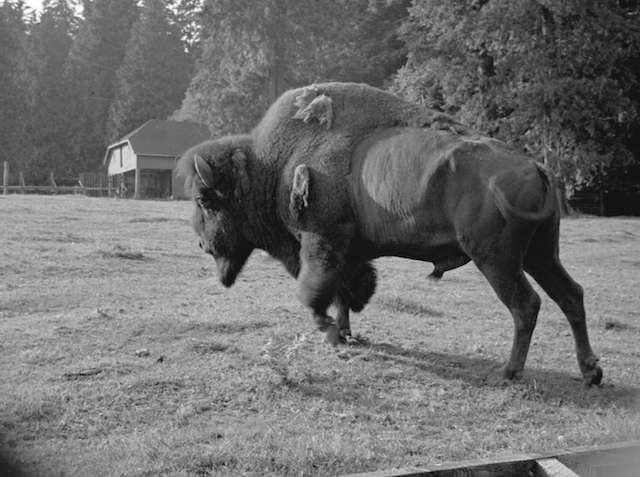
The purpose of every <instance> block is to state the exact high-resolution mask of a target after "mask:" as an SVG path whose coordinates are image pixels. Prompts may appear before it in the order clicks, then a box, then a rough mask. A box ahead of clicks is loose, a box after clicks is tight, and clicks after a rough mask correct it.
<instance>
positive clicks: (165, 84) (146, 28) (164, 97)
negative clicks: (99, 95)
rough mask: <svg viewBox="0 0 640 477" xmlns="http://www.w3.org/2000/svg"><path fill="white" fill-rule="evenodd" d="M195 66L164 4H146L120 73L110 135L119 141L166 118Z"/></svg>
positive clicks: (160, 1)
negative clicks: (136, 129) (151, 121)
mask: <svg viewBox="0 0 640 477" xmlns="http://www.w3.org/2000/svg"><path fill="white" fill-rule="evenodd" d="M191 70H192V68H191V62H190V59H189V55H188V54H187V52H186V51H185V48H184V45H183V43H182V39H181V34H180V30H179V28H178V26H177V25H176V23H175V22H173V21H172V14H171V12H170V10H169V9H168V8H167V7H166V2H165V1H163V0H144V2H143V4H142V10H141V13H140V18H139V19H138V21H137V22H136V23H135V24H134V25H133V27H132V34H131V37H130V38H129V41H128V42H127V48H126V54H125V58H124V61H123V63H122V65H121V66H120V68H119V69H118V72H117V87H116V96H115V99H114V101H113V103H112V104H111V107H110V110H109V122H108V137H109V138H110V139H115V138H117V137H119V136H120V135H122V134H124V133H127V132H129V131H130V130H131V129H133V128H135V127H138V126H140V125H141V124H142V123H144V122H145V121H147V120H149V119H152V118H166V117H168V116H169V115H170V114H171V113H173V112H174V111H175V110H176V108H177V107H178V106H180V103H181V101H182V99H183V97H184V93H185V90H186V88H187V86H188V82H189V78H190V76H191Z"/></svg>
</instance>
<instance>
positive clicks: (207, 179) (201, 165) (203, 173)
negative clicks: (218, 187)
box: [193, 154, 213, 188]
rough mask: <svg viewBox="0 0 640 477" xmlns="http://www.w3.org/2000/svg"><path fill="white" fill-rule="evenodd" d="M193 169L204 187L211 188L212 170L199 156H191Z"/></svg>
mask: <svg viewBox="0 0 640 477" xmlns="http://www.w3.org/2000/svg"><path fill="white" fill-rule="evenodd" d="M193 167H195V169H196V174H198V177H199V178H200V180H201V181H202V183H203V184H204V186H205V187H207V188H211V187H213V169H211V166H210V165H209V163H208V162H207V161H205V160H204V158H203V157H202V156H201V155H200V154H196V155H195V156H193Z"/></svg>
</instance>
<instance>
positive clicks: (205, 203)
mask: <svg viewBox="0 0 640 477" xmlns="http://www.w3.org/2000/svg"><path fill="white" fill-rule="evenodd" d="M196 204H198V207H200V209H202V212H204V215H209V213H210V212H211V211H213V210H214V203H213V201H212V200H211V199H210V198H208V197H204V196H201V195H199V196H197V197H196Z"/></svg>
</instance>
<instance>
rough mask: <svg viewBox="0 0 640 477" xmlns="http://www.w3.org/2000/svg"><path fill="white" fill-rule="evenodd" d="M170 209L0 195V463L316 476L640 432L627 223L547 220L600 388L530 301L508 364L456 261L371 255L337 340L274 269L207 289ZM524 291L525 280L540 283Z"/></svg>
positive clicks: (484, 292)
mask: <svg viewBox="0 0 640 477" xmlns="http://www.w3.org/2000/svg"><path fill="white" fill-rule="evenodd" d="M191 207H192V206H191V204H190V203H188V202H163V201H130V200H116V199H99V198H87V197H80V196H76V197H65V196H50V197H48V196H28V195H24V196H22V195H11V196H6V197H0V243H1V244H2V248H1V249H0V257H1V258H0V460H5V461H7V462H9V463H11V464H12V465H14V466H16V467H19V468H21V469H23V471H24V472H25V474H26V475H29V476H31V475H42V476H52V475H65V476H67V475H71V476H73V475H78V476H80V475H117V476H120V475H122V476H151V475H154V476H155V475H171V476H203V475H240V474H244V475H256V476H258V475H335V474H347V473H355V472H364V471H370V470H375V469H391V468H394V467H398V468H400V467H402V468H406V467H412V466H415V467H424V466H432V465H433V464H436V463H439V462H445V461H447V462H450V461H457V460H472V459H480V458H482V459H485V458H500V457H501V456H505V455H511V454H518V453H544V452H548V451H557V450H561V449H562V448H568V447H575V446H586V445H595V444H606V443H610V442H617V441H625V440H638V439H640V370H639V367H638V365H639V363H640V347H639V346H638V343H639V342H640V293H638V282H639V276H640V220H637V219H626V218H608V219H602V218H579V219H567V220H564V221H563V223H562V236H561V242H562V243H561V257H562V260H563V262H564V264H565V266H566V268H567V269H568V270H569V272H570V273H571V274H572V275H573V277H574V278H575V279H576V280H577V281H578V282H580V283H581V284H582V285H583V287H584V289H585V302H586V309H587V313H588V324H589V329H590V333H591V339H592V344H593V346H594V348H595V351H596V353H597V354H599V355H600V356H601V364H602V367H603V369H604V372H605V378H604V382H603V385H602V386H601V387H596V388H585V387H584V385H583V383H582V381H581V379H580V375H579V370H578V366H577V362H576V359H575V354H574V346H573V339H572V337H571V334H570V330H569V325H568V323H567V321H566V320H565V318H564V316H563V315H562V314H561V312H560V311H559V309H558V308H557V306H556V305H555V304H554V303H553V302H551V300H550V299H549V298H548V297H546V295H544V294H543V293H542V292H541V296H542V297H543V305H542V309H541V311H540V317H539V320H538V326H537V329H536V331H535V333H534V339H533V343H532V346H531V351H530V355H529V359H528V361H527V368H526V371H525V375H524V377H523V378H522V379H521V380H520V381H518V382H516V383H504V382H503V381H501V380H500V379H499V377H500V367H501V366H502V364H503V362H504V361H505V359H506V357H507V355H508V352H509V348H510V345H511V339H512V329H513V325H512V321H511V318H510V317H509V315H508V312H507V310H506V309H505V308H504V307H503V305H502V304H501V303H500V302H499V301H498V300H497V298H496V297H495V295H494V294H493V292H492V290H491V289H490V287H489V285H488V283H487V282H486V281H485V280H484V279H483V277H482V276H481V275H480V273H479V272H478V271H477V269H475V268H474V267H473V266H471V265H468V266H465V267H463V268H461V269H458V270H455V271H452V272H449V273H446V274H445V276H444V278H443V279H442V281H440V282H438V283H434V282H431V281H428V280H427V278H426V277H427V275H428V274H429V272H430V271H431V266H430V265H429V264H424V263H420V262H413V261H408V260H401V259H381V260H378V261H377V262H376V265H377V267H378V271H379V285H378V291H377V293H376V295H375V296H374V298H373V299H372V302H371V304H370V305H369V306H367V307H366V308H365V310H364V311H363V312H362V313H360V314H357V315H355V316H354V317H353V318H352V327H353V330H354V333H355V334H356V335H357V336H358V337H359V339H360V344H359V345H357V346H349V347H341V348H338V349H333V348H331V347H330V346H328V345H326V344H324V343H323V342H322V337H321V336H320V335H319V334H317V333H316V332H314V331H313V330H312V326H311V318H310V317H309V315H308V313H307V311H306V310H305V309H304V308H303V307H302V306H301V305H300V304H299V303H298V301H297V299H296V297H295V282H294V281H293V280H292V279H291V278H290V277H289V276H288V275H287V274H286V272H285V271H284V269H283V268H282V267H281V266H280V264H279V263H277V262H276V261H274V260H272V259H271V258H269V257H268V256H267V255H265V254H263V253H260V252H254V254H253V256H252V257H251V258H250V260H249V263H248V264H247V266H246V268H245V270H244V272H243V273H242V275H241V276H240V278H239V280H238V283H237V284H236V285H235V286H234V287H233V288H231V289H229V290H227V289H224V288H223V287H222V285H220V284H219V283H218V281H217V278H216V276H215V265H214V263H213V261H212V260H211V258H210V257H208V256H205V255H204V254H202V253H201V251H200V250H199V249H198V247H197V243H196V238H195V235H194V234H193V232H192V230H191V227H190V224H189V217H190V214H191ZM536 289H537V290H538V291H540V289H539V287H537V286H536Z"/></svg>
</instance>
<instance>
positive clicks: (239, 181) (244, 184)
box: [231, 149, 251, 199]
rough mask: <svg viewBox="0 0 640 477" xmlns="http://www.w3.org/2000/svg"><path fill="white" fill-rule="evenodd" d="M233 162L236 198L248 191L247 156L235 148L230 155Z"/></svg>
mask: <svg viewBox="0 0 640 477" xmlns="http://www.w3.org/2000/svg"><path fill="white" fill-rule="evenodd" d="M231 162H232V164H233V173H234V175H235V179H236V188H235V191H234V193H235V196H236V198H237V199H240V198H242V196H243V195H244V194H247V193H248V192H249V187H250V185H251V184H250V182H249V174H247V156H246V154H245V153H244V152H243V151H242V150H240V149H236V150H235V151H234V152H233V155H232V156H231Z"/></svg>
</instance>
